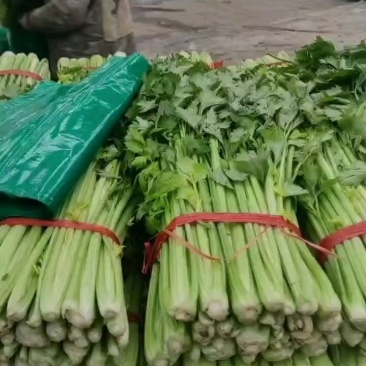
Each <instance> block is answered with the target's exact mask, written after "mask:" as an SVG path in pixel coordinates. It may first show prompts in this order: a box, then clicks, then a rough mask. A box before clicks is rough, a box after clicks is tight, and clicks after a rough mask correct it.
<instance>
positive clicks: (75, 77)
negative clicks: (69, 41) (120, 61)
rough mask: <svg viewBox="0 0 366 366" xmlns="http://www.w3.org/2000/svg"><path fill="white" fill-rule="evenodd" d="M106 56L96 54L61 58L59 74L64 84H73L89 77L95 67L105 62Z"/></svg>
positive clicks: (58, 66) (58, 64) (58, 65)
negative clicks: (84, 56)
mask: <svg viewBox="0 0 366 366" xmlns="http://www.w3.org/2000/svg"><path fill="white" fill-rule="evenodd" d="M106 61H107V59H106V58H105V57H102V56H99V55H95V56H92V57H90V58H66V57H63V58H60V59H59V61H58V63H57V74H58V79H59V82H60V83H62V84H73V83H77V82H79V81H81V80H82V79H84V78H85V77H87V76H88V75H89V74H90V73H91V72H93V71H94V70H95V69H98V68H100V67H101V66H103V65H104V64H105V62H106Z"/></svg>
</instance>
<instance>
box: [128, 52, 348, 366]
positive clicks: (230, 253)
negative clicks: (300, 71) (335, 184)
mask: <svg viewBox="0 0 366 366" xmlns="http://www.w3.org/2000/svg"><path fill="white" fill-rule="evenodd" d="M274 77H275V74H274V75H272V74H271V73H269V74H268V77H267V76H264V75H263V74H262V73H258V74H254V75H252V74H250V73H249V74H246V73H245V72H243V71H241V70H237V71H235V70H226V69H221V70H212V69H211V68H210V67H208V66H207V64H206V63H205V62H193V61H192V60H190V59H189V58H186V57H183V56H172V57H168V58H165V59H157V60H154V61H153V65H152V72H151V73H150V74H149V75H148V76H147V79H146V82H145V86H144V87H143V88H142V90H141V92H140V96H139V97H138V99H137V100H136V102H135V103H134V105H133V106H132V107H131V109H130V111H129V113H128V116H127V117H128V118H129V119H130V120H131V122H132V124H131V126H130V128H129V129H128V133H127V136H126V139H125V142H126V147H127V158H128V163H129V165H130V167H131V169H134V170H135V171H136V172H137V174H138V182H139V186H140V189H141V191H142V193H143V194H144V197H145V199H144V202H143V203H142V204H141V205H140V207H139V210H138V216H139V217H141V218H142V217H144V218H145V219H146V227H147V228H148V229H149V230H150V231H151V232H152V233H157V232H160V231H162V230H164V229H165V228H166V227H167V225H168V224H169V223H170V222H171V221H172V220H173V219H174V218H176V217H179V216H181V215H183V214H187V213H194V212H232V213H240V212H243V213H244V212H249V213H264V214H271V215H281V216H284V217H285V218H286V219H288V220H290V221H291V222H292V223H293V224H295V225H296V224H297V219H296V201H297V198H298V197H299V196H301V195H303V194H305V193H306V192H305V190H303V189H302V188H301V187H300V186H298V185H296V184H295V182H294V177H296V176H297V174H296V171H295V167H296V166H295V158H296V154H297V153H298V150H297V146H296V145H294V144H293V141H294V140H295V137H296V133H297V131H296V126H297V122H298V120H297V115H298V113H299V110H298V106H297V104H296V99H295V98H294V97H293V96H292V95H291V93H290V92H289V91H288V90H286V89H285V88H283V87H281V85H280V84H277V83H275V80H274ZM174 233H175V236H172V237H170V239H169V241H168V242H167V243H165V244H163V246H162V248H161V252H160V256H159V258H158V261H157V262H156V263H155V265H154V266H153V269H152V275H151V282H150V289H149V297H148V304H147V314H146V323H145V354H146V358H147V361H148V363H149V364H150V365H155V366H165V365H172V364H174V362H176V361H177V360H178V359H179V357H180V356H181V355H182V354H184V353H188V354H189V355H188V357H189V358H190V359H191V360H192V361H197V360H199V359H200V357H201V355H204V356H205V357H206V358H207V359H208V360H210V361H217V360H225V359H229V358H230V357H233V356H234V355H237V354H239V355H240V357H241V359H242V360H243V361H244V362H247V363H250V362H254V361H255V360H256V359H257V358H258V357H259V355H261V356H262V357H263V358H264V359H266V360H267V361H269V362H275V361H281V360H284V359H287V358H290V357H291V356H292V354H293V353H294V351H295V350H299V351H301V352H302V353H303V354H304V355H305V356H308V357H315V356H318V355H321V354H323V353H324V352H325V351H326V349H327V346H328V344H337V343H339V341H340V336H339V326H340V323H341V304H340V301H339V299H338V297H337V295H336V294H335V292H334V290H333V288H332V286H331V283H330V281H329V280H328V278H327V277H326V275H325V273H324V272H323V271H322V269H321V267H320V266H319V264H318V263H317V261H316V259H315V258H314V257H313V255H312V253H311V252H310V251H309V249H308V248H307V246H306V244H304V243H303V242H302V241H301V240H299V239H297V238H294V237H293V236H290V235H288V233H289V231H288V230H287V229H286V230H281V229H279V228H276V227H267V228H266V230H264V227H263V226H261V225H258V224H245V225H243V224H235V223H232V224H224V223H222V224H216V225H214V224H210V223H205V224H202V223H197V224H192V225H185V226H182V227H178V228H177V229H176V230H175V232H174ZM179 237H180V238H181V239H179ZM182 239H183V240H185V241H188V242H189V243H192V245H194V246H195V247H196V248H197V249H198V250H199V251H201V252H203V253H205V254H206V255H210V256H212V257H215V258H225V259H226V260H221V261H211V260H208V259H206V258H203V257H202V255H201V256H200V255H198V254H197V253H193V252H191V251H189V250H187V249H186V248H185V247H184V246H183V245H181V240H182ZM247 243H252V245H251V247H250V248H249V249H247V250H243V247H244V246H245V245H246V244H247ZM253 243H254V245H253Z"/></svg>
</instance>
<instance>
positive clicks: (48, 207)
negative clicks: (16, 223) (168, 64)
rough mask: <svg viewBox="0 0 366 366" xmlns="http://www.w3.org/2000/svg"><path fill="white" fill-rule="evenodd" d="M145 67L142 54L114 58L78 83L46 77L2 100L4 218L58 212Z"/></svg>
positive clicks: (0, 194)
mask: <svg viewBox="0 0 366 366" xmlns="http://www.w3.org/2000/svg"><path fill="white" fill-rule="evenodd" d="M148 70H149V62H148V61H147V60H146V59H145V58H144V57H143V56H142V55H139V54H135V55H134V56H131V57H126V58H121V57H113V58H111V59H110V60H109V61H108V62H107V63H106V64H105V65H104V66H103V67H102V68H101V69H99V70H97V71H95V72H93V73H92V74H91V75H90V76H89V77H88V78H86V79H84V80H83V81H82V82H80V83H79V84H76V85H60V84H56V83H52V82H44V83H41V84H40V86H39V87H38V88H37V89H35V90H33V91H31V92H30V93H28V94H26V95H24V96H21V97H18V98H15V99H13V100H11V101H8V102H5V103H1V104H0V219H3V218H6V217H14V216H15V217H33V218H51V217H52V216H54V215H55V214H56V213H57V211H58V210H59V208H60V206H61V205H62V203H63V202H64V200H65V198H66V197H67V195H68V193H69V192H70V191H71V190H72V189H73V187H74V185H75V184H76V182H77V180H78V179H79V178H80V176H81V175H82V174H83V173H84V172H85V170H86V169H87V167H88V165H89V164H90V163H91V162H92V160H93V159H94V157H95V155H96V153H97V152H98V150H99V149H100V147H101V146H102V144H103V142H104V141H105V140H106V138H107V137H108V136H109V135H110V133H111V131H112V129H113V127H114V126H115V125H116V123H117V122H118V121H120V120H121V117H122V116H123V115H124V113H125V112H126V110H127V108H128V107H129V105H130V104H131V102H132V100H133V98H134V97H135V95H136V94H137V93H138V91H139V90H140V88H141V85H142V79H143V76H144V74H145V73H146V72H147V71H148Z"/></svg>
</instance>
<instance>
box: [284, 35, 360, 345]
mask: <svg viewBox="0 0 366 366" xmlns="http://www.w3.org/2000/svg"><path fill="white" fill-rule="evenodd" d="M365 50H366V47H365V45H364V44H361V45H360V46H358V47H355V48H353V49H350V50H345V51H337V50H336V49H335V48H334V46H333V45H332V44H330V43H328V42H325V41H323V40H321V39H318V40H317V42H315V43H314V44H313V45H310V46H308V47H305V48H304V49H302V50H300V51H299V52H298V54H297V57H296V59H295V63H294V64H293V66H292V67H291V70H287V71H286V73H287V74H285V75H284V76H283V79H287V78H288V72H289V71H290V72H291V73H295V72H296V75H297V76H296V79H297V80H296V85H298V86H299V88H301V89H302V91H301V93H297V101H298V103H299V104H300V105H301V106H302V113H303V126H299V128H298V134H297V136H296V141H295V143H296V144H297V145H298V146H303V148H302V152H300V153H299V154H298V156H297V166H298V169H297V171H298V178H297V181H298V184H300V185H301V186H302V188H303V189H305V190H306V191H307V192H308V194H307V195H304V196H302V198H301V203H302V206H303V208H304V212H305V214H306V219H305V220H304V222H305V225H304V226H305V227H306V229H307V231H308V233H309V236H310V237H311V239H312V240H313V241H316V242H320V241H321V240H322V239H324V238H325V237H327V236H328V235H329V234H331V233H334V232H336V231H337V230H338V229H341V228H345V227H347V226H350V225H352V224H356V223H359V222H362V221H365V220H366V210H365V207H366V186H365V171H366V165H365V158H366V155H365V153H366V150H365V144H364V139H365V137H366V131H365V129H364V121H365V116H366V113H365V112H366V108H365V102H364V95H365V92H366V83H365V79H364V68H365V64H366V62H365V59H364V57H363V54H364V53H365ZM298 78H300V79H302V80H303V81H300V80H298ZM294 80H295V79H294ZM309 80H310V81H309ZM298 90H300V89H298ZM334 252H335V254H336V255H335V256H328V258H327V260H326V263H325V269H326V273H327V275H328V276H329V278H330V280H331V282H332V284H333V286H334V289H335V290H336V292H337V294H338V296H339V298H340V300H341V302H342V306H343V309H342V310H343V318H344V321H343V324H342V326H341V328H340V334H341V336H342V339H343V341H344V342H345V343H346V344H347V345H349V346H351V347H356V346H359V347H360V348H361V349H366V347H365V346H366V338H365V333H366V302H365V296H366V286H365V284H366V282H365V275H366V272H365V273H364V269H365V260H366V241H365V236H364V235H361V236H356V237H354V238H351V239H350V240H345V241H344V242H343V243H341V244H339V245H337V246H336V248H335V250H334Z"/></svg>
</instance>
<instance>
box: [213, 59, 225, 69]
mask: <svg viewBox="0 0 366 366" xmlns="http://www.w3.org/2000/svg"><path fill="white" fill-rule="evenodd" d="M222 67H224V60H221V61H215V62H213V63H212V64H211V68H213V69H215V70H216V69H221V68H222Z"/></svg>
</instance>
